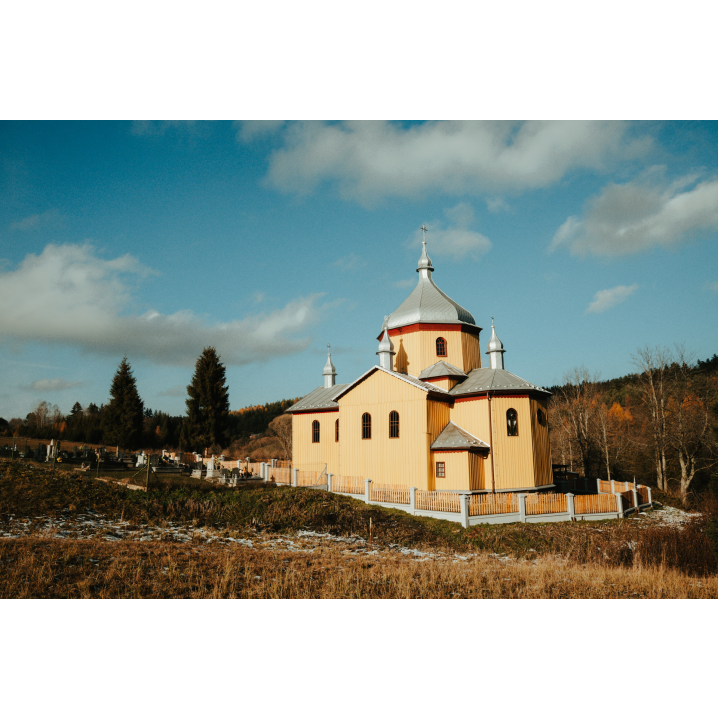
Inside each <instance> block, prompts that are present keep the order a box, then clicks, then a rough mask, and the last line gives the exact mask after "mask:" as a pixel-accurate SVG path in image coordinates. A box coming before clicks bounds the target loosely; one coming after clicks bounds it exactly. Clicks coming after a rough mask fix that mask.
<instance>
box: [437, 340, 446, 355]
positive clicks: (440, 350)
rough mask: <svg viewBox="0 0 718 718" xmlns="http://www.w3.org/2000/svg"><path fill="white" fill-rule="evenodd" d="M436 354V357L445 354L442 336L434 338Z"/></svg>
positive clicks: (444, 341) (444, 342)
mask: <svg viewBox="0 0 718 718" xmlns="http://www.w3.org/2000/svg"><path fill="white" fill-rule="evenodd" d="M436 356H438V357H445V356H446V339H444V337H439V338H438V339H437V340H436Z"/></svg>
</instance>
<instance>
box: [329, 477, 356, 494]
mask: <svg viewBox="0 0 718 718" xmlns="http://www.w3.org/2000/svg"><path fill="white" fill-rule="evenodd" d="M332 491H336V492H337V493H339V494H363V493H364V479H363V478H362V477H361V476H332Z"/></svg>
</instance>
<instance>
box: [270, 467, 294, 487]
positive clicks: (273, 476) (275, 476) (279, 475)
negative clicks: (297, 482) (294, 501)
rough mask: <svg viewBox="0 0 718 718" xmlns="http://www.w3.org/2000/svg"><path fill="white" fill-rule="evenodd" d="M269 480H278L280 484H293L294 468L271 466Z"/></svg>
mask: <svg viewBox="0 0 718 718" xmlns="http://www.w3.org/2000/svg"><path fill="white" fill-rule="evenodd" d="M267 471H268V475H269V480H270V481H276V482H277V483H278V484H291V483H292V470H291V469H278V468H276V467H275V468H272V467H271V466H270V467H269V468H268V469H267Z"/></svg>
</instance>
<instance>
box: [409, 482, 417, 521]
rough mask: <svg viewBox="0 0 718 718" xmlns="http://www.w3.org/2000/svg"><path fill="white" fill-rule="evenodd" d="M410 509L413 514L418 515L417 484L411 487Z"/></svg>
mask: <svg viewBox="0 0 718 718" xmlns="http://www.w3.org/2000/svg"><path fill="white" fill-rule="evenodd" d="M409 511H410V513H411V515H412V516H415V515H416V486H411V487H410V488H409Z"/></svg>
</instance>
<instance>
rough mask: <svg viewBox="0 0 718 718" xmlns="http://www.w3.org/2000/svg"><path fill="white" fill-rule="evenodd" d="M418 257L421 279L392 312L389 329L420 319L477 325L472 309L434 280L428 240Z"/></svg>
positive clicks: (442, 322)
mask: <svg viewBox="0 0 718 718" xmlns="http://www.w3.org/2000/svg"><path fill="white" fill-rule="evenodd" d="M423 245H424V247H423V251H422V253H421V259H419V268H418V269H417V270H416V271H417V272H419V283H418V284H417V285H416V287H415V288H414V291H413V292H412V293H411V294H410V295H409V296H408V297H407V298H406V299H405V300H404V302H403V303H402V304H401V306H400V307H399V308H398V309H397V310H396V311H395V312H393V313H392V314H391V315H389V323H388V328H389V329H397V328H398V327H405V326H408V325H409V324H416V323H418V322H421V323H425V324H471V325H472V326H476V322H475V321H474V318H473V317H472V316H471V313H470V312H468V311H467V310H466V309H464V308H463V307H462V306H460V305H459V304H457V303H456V302H455V301H454V300H453V299H451V298H450V297H447V296H446V294H444V292H442V291H441V289H439V287H437V286H436V284H434V280H433V279H432V278H431V272H433V271H434V268H433V266H432V263H431V259H429V255H428V254H427V253H426V242H423Z"/></svg>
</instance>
